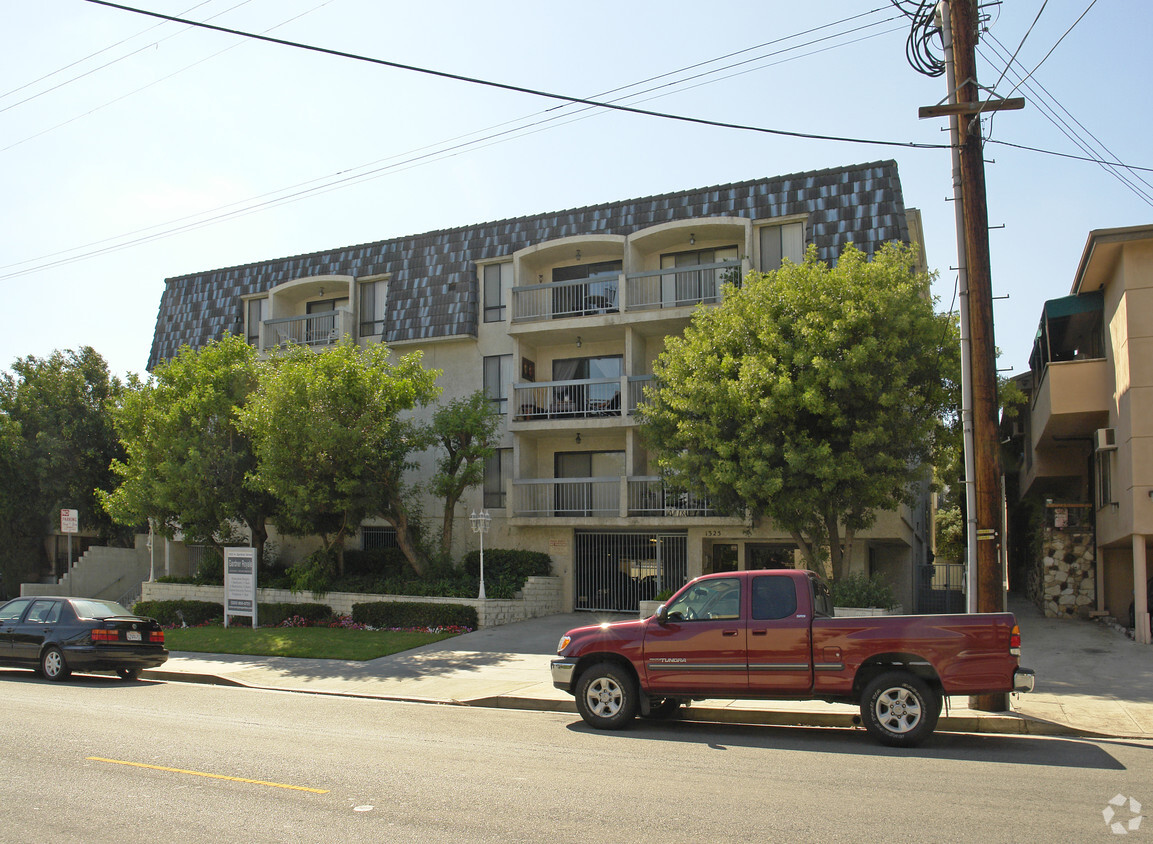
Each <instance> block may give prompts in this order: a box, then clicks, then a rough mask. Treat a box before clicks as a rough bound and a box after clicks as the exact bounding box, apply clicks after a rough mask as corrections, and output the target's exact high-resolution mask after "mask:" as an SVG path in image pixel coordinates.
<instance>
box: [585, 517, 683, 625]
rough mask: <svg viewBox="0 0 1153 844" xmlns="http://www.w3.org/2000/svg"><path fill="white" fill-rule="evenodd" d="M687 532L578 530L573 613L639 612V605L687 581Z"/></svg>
mask: <svg viewBox="0 0 1153 844" xmlns="http://www.w3.org/2000/svg"><path fill="white" fill-rule="evenodd" d="M687 558H688V541H687V537H686V535H685V534H684V533H653V532H630V533H605V532H593V531H577V532H576V535H575V555H574V564H575V565H574V568H575V572H576V596H575V600H574V606H573V609H574V610H589V611H595V610H600V611H610V612H637V611H638V610H639V609H640V604H639V602H640V601H648V600H652V599H653V598H655V597H656V596H657V593H659V592H662V591H664V590H666V589H678V588H680V587H681V586H683V585H684V583H685V576H686V571H687V565H686V563H687Z"/></svg>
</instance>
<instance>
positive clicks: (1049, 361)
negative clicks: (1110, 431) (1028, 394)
mask: <svg viewBox="0 0 1153 844" xmlns="http://www.w3.org/2000/svg"><path fill="white" fill-rule="evenodd" d="M1102 308H1103V302H1102V297H1101V294H1100V293H1093V294H1087V295H1083V296H1066V297H1064V298H1062V299H1053V300H1050V301H1048V302H1046V303H1045V307H1044V311H1043V314H1042V317H1041V324H1040V327H1039V328H1038V331H1037V340H1036V342H1035V343H1034V345H1033V352H1032V354H1031V355H1030V357H1029V367H1030V370H1031V371H1032V375H1033V384H1034V388H1033V397H1032V407H1031V409H1030V413H1031V419H1030V426H1029V427H1030V429H1031V432H1032V437H1031V440H1032V441H1031V443H1030V444H1029V445H1030V446H1031V447H1032V448H1033V449H1034V451H1042V450H1046V449H1050V448H1053V447H1055V446H1058V445H1059V444H1060V443H1061V442H1062V441H1068V440H1072V439H1076V438H1088V437H1091V436H1092V435H1093V432H1094V431H1095V430H1097V429H1098V428H1104V427H1106V426H1107V425H1108V424H1109V409H1110V407H1111V406H1112V404H1113V372H1112V366H1111V364H1110V363H1109V361H1108V359H1106V357H1105V350H1104V343H1103V331H1104V325H1103V321H1102Z"/></svg>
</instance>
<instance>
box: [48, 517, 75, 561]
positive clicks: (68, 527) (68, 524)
mask: <svg viewBox="0 0 1153 844" xmlns="http://www.w3.org/2000/svg"><path fill="white" fill-rule="evenodd" d="M60 532H61V533H63V534H66V535H67V536H68V571H72V534H74V533H80V511H79V510H61V511H60ZM53 567H55V564H53Z"/></svg>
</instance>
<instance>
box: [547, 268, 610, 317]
mask: <svg viewBox="0 0 1153 844" xmlns="http://www.w3.org/2000/svg"><path fill="white" fill-rule="evenodd" d="M623 266H624V264H623V263H622V262H621V261H600V262H598V263H595V264H577V265H575V266H571V267H557V268H556V269H554V270H553V271H552V280H553V283H554V284H561V286H560V287H556V288H554V289H553V294H552V298H553V303H552V309H553V316H554V317H564V316H576V315H581V316H583V315H587V314H609V313H616V311H617V284H618V282H619V279H620V272H621V269H622V268H623ZM584 279H588V284H568V283H565V282H576V281H582V280H584Z"/></svg>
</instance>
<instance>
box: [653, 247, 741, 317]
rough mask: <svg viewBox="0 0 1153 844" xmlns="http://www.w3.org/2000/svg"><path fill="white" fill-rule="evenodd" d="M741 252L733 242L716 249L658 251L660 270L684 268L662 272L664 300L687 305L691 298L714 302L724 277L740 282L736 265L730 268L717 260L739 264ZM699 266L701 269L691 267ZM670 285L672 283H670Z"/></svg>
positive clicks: (735, 282) (730, 280)
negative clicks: (667, 272)
mask: <svg viewBox="0 0 1153 844" xmlns="http://www.w3.org/2000/svg"><path fill="white" fill-rule="evenodd" d="M740 259H741V256H740V252H738V250H737V247H736V246H722V247H719V248H717V249H694V250H692V251H690V252H674V253H670V254H667V255H661V269H662V270H671V269H676V270H681V268H682V267H683V268H684V270H682V271H680V272H677V273H675V274H669V275H667V276H664V275H662V276H661V300H662V301H663V302H665V303H666V304H670V301H669V300H672V302H671V304H674V305H686V304H691V303H694V302H715V301H717V297H718V296H719V295H720V289H721V285H722V284H723V283H725V282H726V281H729V282H733V283H734V284H739V283H740V280H741V274H740V270H739V267H735V268H734V269H732V270H730V269H727V268H720V271H719V272H718V268H717V266H716V265H717V264H722V263H733V264H739V261H740ZM694 267H699V268H700V269H692V268H694ZM670 285H671V287H670Z"/></svg>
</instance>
